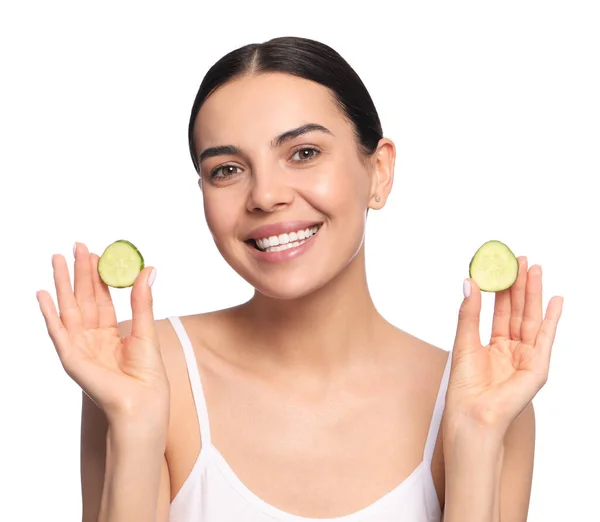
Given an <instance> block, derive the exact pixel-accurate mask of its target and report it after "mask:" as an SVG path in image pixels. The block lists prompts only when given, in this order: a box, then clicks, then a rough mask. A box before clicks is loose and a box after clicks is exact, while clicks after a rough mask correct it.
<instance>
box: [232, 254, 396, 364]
mask: <svg viewBox="0 0 600 522" xmlns="http://www.w3.org/2000/svg"><path fill="white" fill-rule="evenodd" d="M238 312H239V313H240V316H241V319H242V321H241V323H242V328H243V330H244V332H248V334H247V335H246V339H247V341H245V346H246V347H247V350H248V353H252V354H254V355H255V356H260V357H261V358H262V357H264V358H265V361H266V362H267V363H269V364H274V365H277V366H285V367H293V368H294V369H297V370H300V371H304V370H307V371H310V372H311V373H318V374H322V373H325V374H327V373H330V372H331V371H333V370H334V369H340V368H342V367H344V366H345V365H348V364H349V365H352V364H354V363H360V362H361V361H364V360H365V358H366V357H372V356H373V342H372V341H373V337H374V333H375V331H376V329H377V326H379V325H382V324H384V323H385V321H384V319H383V318H382V317H381V316H380V315H379V313H378V312H377V310H376V308H375V305H374V303H373V300H372V298H371V295H370V292H369V289H368V286H367V280H366V271H365V258H364V248H363V249H361V250H360V252H359V253H358V254H357V256H356V257H355V258H354V259H353V261H352V262H351V263H350V264H349V265H348V266H347V267H346V269H345V270H344V271H343V272H342V273H340V274H339V275H338V276H337V277H336V278H335V279H333V280H332V281H330V282H329V283H328V284H327V285H326V286H325V287H323V288H321V289H319V290H317V291H315V292H312V293H310V294H309V295H306V296H304V297H302V298H299V299H294V300H280V299H271V298H269V297H266V296H264V295H262V294H259V293H257V294H255V296H254V297H253V298H252V299H251V300H250V301H249V302H248V303H246V304H244V305H242V306H241V307H240V308H239V309H238Z"/></svg>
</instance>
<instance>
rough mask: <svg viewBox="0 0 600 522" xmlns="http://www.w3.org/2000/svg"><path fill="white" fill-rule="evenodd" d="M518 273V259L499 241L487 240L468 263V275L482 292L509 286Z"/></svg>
mask: <svg viewBox="0 0 600 522" xmlns="http://www.w3.org/2000/svg"><path fill="white" fill-rule="evenodd" d="M518 275H519V261H518V260H517V258H516V256H515V255H514V254H513V253H512V251H511V250H510V248H508V247H507V246H506V245H505V244H504V243H502V242H501V241H496V240H492V241H487V242H486V243H484V244H483V245H482V246H481V247H479V250H477V252H475V255H474V256H473V259H471V263H470V264H469V277H470V278H471V279H473V280H474V281H475V282H476V283H477V284H478V285H479V288H480V290H481V291H482V292H501V291H502V290H506V289H507V288H510V287H511V286H512V285H513V284H514V283H515V281H516V280H517V276H518Z"/></svg>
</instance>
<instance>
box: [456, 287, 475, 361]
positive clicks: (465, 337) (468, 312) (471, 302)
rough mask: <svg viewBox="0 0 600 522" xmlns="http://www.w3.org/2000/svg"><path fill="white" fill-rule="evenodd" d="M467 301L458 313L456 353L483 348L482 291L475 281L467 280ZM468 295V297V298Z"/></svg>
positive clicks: (465, 288) (465, 300)
mask: <svg viewBox="0 0 600 522" xmlns="http://www.w3.org/2000/svg"><path fill="white" fill-rule="evenodd" d="M464 285H465V286H464V290H465V299H464V300H463V302H462V305H461V307H460V310H459V312H458V325H457V328H456V340H455V343H454V351H455V352H457V355H459V354H460V353H461V352H469V351H472V350H478V349H480V348H481V339H480V337H479V317H480V315H481V290H480V289H479V286H478V285H477V283H476V282H475V281H473V279H470V278H469V279H465V283H464ZM467 295H468V297H466V296H467Z"/></svg>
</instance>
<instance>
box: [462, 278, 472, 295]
mask: <svg viewBox="0 0 600 522" xmlns="http://www.w3.org/2000/svg"><path fill="white" fill-rule="evenodd" d="M463 294H465V299H466V298H467V297H469V296H470V295H471V283H469V280H468V279H465V282H464V283H463Z"/></svg>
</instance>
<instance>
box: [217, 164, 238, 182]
mask: <svg viewBox="0 0 600 522" xmlns="http://www.w3.org/2000/svg"><path fill="white" fill-rule="evenodd" d="M241 171H242V169H241V168H240V167H236V166H235V165H223V166H221V167H217V168H216V169H214V170H213V171H212V172H211V173H210V177H211V178H212V179H224V178H230V177H231V176H235V175H236V174H239V173H240V172H241Z"/></svg>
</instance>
